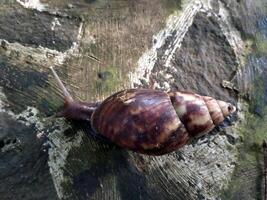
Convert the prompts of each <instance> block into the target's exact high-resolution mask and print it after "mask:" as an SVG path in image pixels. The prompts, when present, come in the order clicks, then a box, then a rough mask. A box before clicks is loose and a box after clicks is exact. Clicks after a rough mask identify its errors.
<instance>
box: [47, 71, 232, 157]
mask: <svg viewBox="0 0 267 200" xmlns="http://www.w3.org/2000/svg"><path fill="white" fill-rule="evenodd" d="M51 69H52V72H53V74H54V76H55V78H56V80H57V82H58V84H59V86H60V88H61V89H62V91H63V94H64V97H65V108H64V110H63V111H62V112H60V113H58V114H57V116H59V117H61V116H62V117H65V118H67V119H72V120H86V121H88V122H89V123H91V127H92V128H93V129H94V130H95V132H97V133H98V134H101V135H102V136H104V137H105V138H107V139H109V140H110V141H112V142H113V143H115V144H117V145H118V146H120V147H123V148H126V149H130V150H132V151H136V152H139V153H144V154H149V155H163V154H166V153H170V152H172V151H174V150H176V149H178V148H180V147H182V146H184V145H185V144H186V143H188V141H189V140H190V139H191V138H193V137H198V136H200V135H203V134H205V133H208V132H209V131H210V130H212V129H213V128H214V127H215V126H216V125H218V124H220V123H221V122H222V121H223V120H224V119H225V117H227V116H229V115H230V114H231V113H233V112H235V110H236V108H235V107H234V106H233V105H231V104H230V103H227V102H224V101H220V100H216V99H214V98H212V97H208V96H200V95H197V94H194V93H188V92H163V91H159V90H150V89H129V90H124V91H120V92H117V93H115V94H113V95H111V96H110V97H108V98H107V99H105V100H104V101H103V102H102V103H100V105H99V104H96V103H85V102H77V101H74V100H73V99H72V97H71V96H70V95H69V93H68V91H67V90H66V88H65V87H64V85H63V84H62V82H61V81H60V79H59V77H58V76H57V74H56V72H55V71H54V69H53V68H51Z"/></svg>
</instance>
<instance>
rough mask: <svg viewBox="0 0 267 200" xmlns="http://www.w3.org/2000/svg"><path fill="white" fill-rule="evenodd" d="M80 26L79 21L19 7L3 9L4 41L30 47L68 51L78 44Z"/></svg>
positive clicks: (0, 35)
mask: <svg viewBox="0 0 267 200" xmlns="http://www.w3.org/2000/svg"><path fill="white" fill-rule="evenodd" d="M0 5H1V4H0ZM79 25H80V19H79V18H70V17H64V16H60V15H51V14H49V13H47V12H39V11H36V10H29V9H23V8H21V6H19V5H18V4H16V3H13V4H12V3H10V4H8V3H7V4H3V5H1V9H0V38H1V39H5V40H7V41H9V42H18V43H20V44H23V45H26V46H34V47H38V46H42V47H47V48H50V49H55V50H58V51H66V50H67V49H69V48H70V47H71V46H72V44H73V42H75V41H76V39H77V33H78V29H79Z"/></svg>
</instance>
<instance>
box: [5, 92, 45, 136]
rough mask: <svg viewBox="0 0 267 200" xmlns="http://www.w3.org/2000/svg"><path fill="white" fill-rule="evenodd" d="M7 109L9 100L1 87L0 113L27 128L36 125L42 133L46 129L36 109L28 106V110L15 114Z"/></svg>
mask: <svg viewBox="0 0 267 200" xmlns="http://www.w3.org/2000/svg"><path fill="white" fill-rule="evenodd" d="M6 107H8V103H7V98H6V95H5V94H4V92H3V88H2V87H0V113H6V114H8V115H9V116H10V117H12V118H13V119H15V120H17V121H19V122H20V123H22V124H24V125H26V126H32V125H34V126H35V128H36V129H37V130H40V131H41V130H42V129H43V128H44V124H43V122H42V120H41V119H40V118H39V117H38V114H39V111H38V110H37V109H36V108H34V107H30V106H28V107H27V109H26V110H24V111H22V112H21V113H19V114H15V113H14V112H12V111H11V110H9V109H6Z"/></svg>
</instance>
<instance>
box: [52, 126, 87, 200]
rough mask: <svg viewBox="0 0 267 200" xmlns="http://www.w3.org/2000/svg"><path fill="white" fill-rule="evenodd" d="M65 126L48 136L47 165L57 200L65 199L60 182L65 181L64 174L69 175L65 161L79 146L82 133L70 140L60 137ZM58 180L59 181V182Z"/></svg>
mask: <svg viewBox="0 0 267 200" xmlns="http://www.w3.org/2000/svg"><path fill="white" fill-rule="evenodd" d="M64 128H66V124H64V123H62V124H61V127H60V130H58V131H54V132H53V133H50V134H49V138H50V145H51V148H50V149H49V160H48V165H49V167H50V168H49V169H50V173H51V174H52V179H53V182H54V185H55V188H56V191H57V195H58V197H59V199H63V198H64V199H65V198H67V196H66V193H65V191H64V188H63V187H62V185H61V184H62V182H63V181H64V180H65V179H66V178H65V177H66V175H65V173H68V174H69V175H71V172H69V171H68V168H67V167H66V160H67V157H68V155H69V152H70V150H71V149H74V148H77V147H79V146H80V145H81V142H82V135H83V133H79V132H78V133H76V134H75V135H74V136H73V137H74V138H73V139H72V140H69V138H68V137H64V136H62V133H63V131H64V130H63V129H64ZM59 180H60V181H59ZM61 181H62V182H61Z"/></svg>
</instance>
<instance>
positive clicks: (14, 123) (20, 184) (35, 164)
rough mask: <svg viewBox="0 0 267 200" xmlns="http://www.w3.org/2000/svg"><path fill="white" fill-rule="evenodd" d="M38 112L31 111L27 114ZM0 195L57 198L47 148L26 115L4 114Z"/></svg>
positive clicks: (1, 123)
mask: <svg viewBox="0 0 267 200" xmlns="http://www.w3.org/2000/svg"><path fill="white" fill-rule="evenodd" d="M28 115H34V113H32V112H31V111H30V110H29V112H28V113H27V115H26V118H27V117H28ZM0 118H1V120H0V127H1V128H0V130H1V131H0V180H1V183H0V188H1V189H0V194H1V198H2V199H57V195H56V192H55V189H54V185H53V182H52V178H51V176H50V173H49V167H48V164H47V159H48V155H47V151H45V149H44V148H43V145H42V143H43V142H42V141H40V140H38V139H37V138H36V131H37V129H36V127H35V125H34V124H31V125H29V126H27V125H25V124H24V123H23V121H24V120H25V121H27V119H26V118H24V117H22V116H21V117H20V118H14V116H12V115H9V114H7V113H3V112H2V111H1V113H0Z"/></svg>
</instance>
